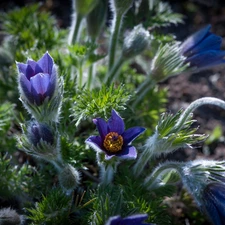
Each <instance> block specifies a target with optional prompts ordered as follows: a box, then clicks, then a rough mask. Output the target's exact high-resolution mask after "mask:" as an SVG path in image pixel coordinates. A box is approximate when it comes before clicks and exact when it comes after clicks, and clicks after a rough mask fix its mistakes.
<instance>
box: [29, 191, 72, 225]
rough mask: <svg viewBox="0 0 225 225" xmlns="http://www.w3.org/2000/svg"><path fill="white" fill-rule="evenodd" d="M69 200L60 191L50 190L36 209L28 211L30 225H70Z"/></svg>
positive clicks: (68, 197)
mask: <svg viewBox="0 0 225 225" xmlns="http://www.w3.org/2000/svg"><path fill="white" fill-rule="evenodd" d="M70 205H71V198H70V196H67V195H65V193H63V192H62V190H61V189H57V188H55V189H52V190H51V191H50V192H49V194H48V195H47V196H43V199H42V201H40V202H39V203H38V204H37V205H36V208H33V209H29V208H27V211H28V212H29V215H28V218H29V219H30V221H31V223H30V224H33V225H35V224H46V225H62V224H70V222H69V214H70Z"/></svg>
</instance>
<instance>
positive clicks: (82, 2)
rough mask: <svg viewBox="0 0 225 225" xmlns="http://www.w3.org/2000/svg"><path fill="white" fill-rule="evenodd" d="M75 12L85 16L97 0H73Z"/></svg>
mask: <svg viewBox="0 0 225 225" xmlns="http://www.w3.org/2000/svg"><path fill="white" fill-rule="evenodd" d="M74 1H75V10H76V13H78V14H80V15H82V16H86V15H87V14H88V13H90V12H91V11H92V10H93V9H94V7H95V6H96V4H97V3H98V1H99V0H74Z"/></svg>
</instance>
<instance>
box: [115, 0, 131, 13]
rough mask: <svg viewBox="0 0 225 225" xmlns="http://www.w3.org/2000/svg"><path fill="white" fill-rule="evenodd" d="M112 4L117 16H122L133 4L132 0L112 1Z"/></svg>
mask: <svg viewBox="0 0 225 225" xmlns="http://www.w3.org/2000/svg"><path fill="white" fill-rule="evenodd" d="M112 4H113V6H114V8H115V11H116V13H117V14H120V15H124V14H125V13H126V12H127V11H128V10H129V8H130V7H131V6H132V4H133V0H123V1H121V0H113V1H112Z"/></svg>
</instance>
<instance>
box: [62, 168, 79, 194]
mask: <svg viewBox="0 0 225 225" xmlns="http://www.w3.org/2000/svg"><path fill="white" fill-rule="evenodd" d="M58 178H59V183H60V185H61V186H62V188H64V189H65V190H66V191H72V190H73V189H74V188H76V187H77V186H78V184H79V180H80V176H79V173H78V171H77V170H76V169H75V168H74V167H73V166H71V165H70V164H68V165H66V166H65V167H64V168H63V169H62V170H61V171H60V173H59V176H58Z"/></svg>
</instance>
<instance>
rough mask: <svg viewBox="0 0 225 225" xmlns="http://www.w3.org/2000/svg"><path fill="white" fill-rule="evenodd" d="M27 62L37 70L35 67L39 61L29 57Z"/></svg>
mask: <svg viewBox="0 0 225 225" xmlns="http://www.w3.org/2000/svg"><path fill="white" fill-rule="evenodd" d="M27 64H28V65H30V66H31V68H32V69H33V70H35V67H36V65H37V63H36V62H35V61H34V60H33V59H28V60H27Z"/></svg>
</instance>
